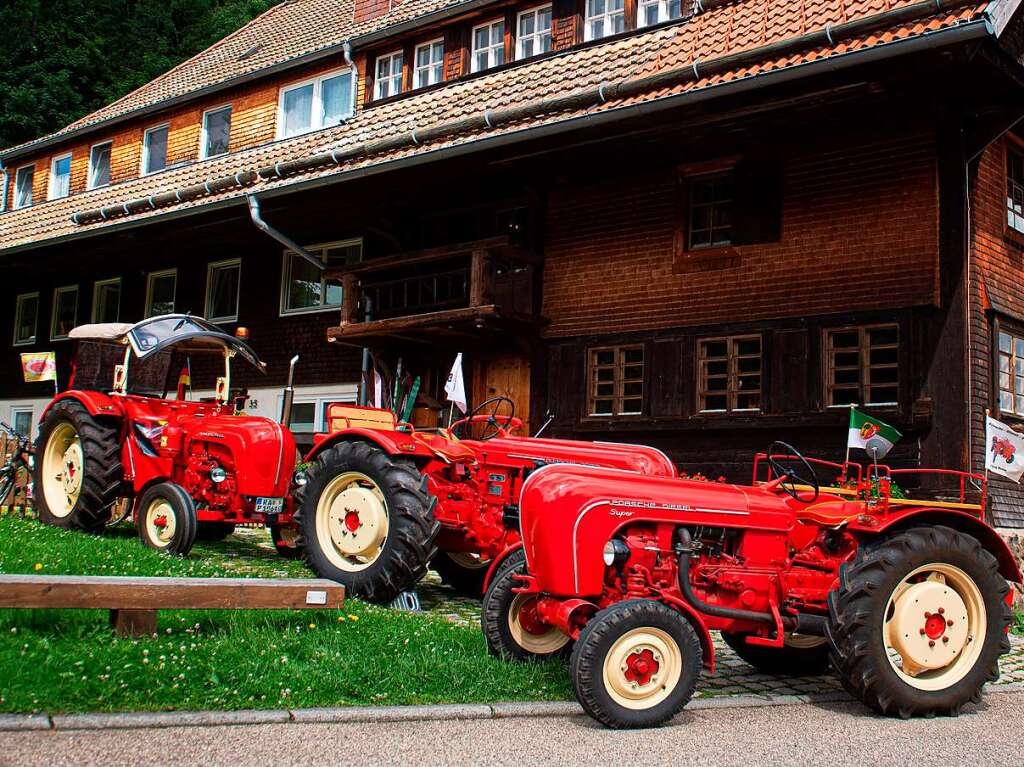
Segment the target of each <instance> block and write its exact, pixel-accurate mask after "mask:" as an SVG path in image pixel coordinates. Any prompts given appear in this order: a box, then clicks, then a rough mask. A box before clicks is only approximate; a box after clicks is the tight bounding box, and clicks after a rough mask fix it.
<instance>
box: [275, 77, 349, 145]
mask: <svg viewBox="0 0 1024 767" xmlns="http://www.w3.org/2000/svg"><path fill="white" fill-rule="evenodd" d="M351 115H352V72H351V70H348V69H346V70H344V71H341V72H328V73H327V74H325V75H321V76H320V77H315V78H313V79H311V80H303V81H302V82H299V83H292V84H291V85H289V86H288V87H286V88H282V89H281V100H280V103H279V104H278V114H277V137H278V138H288V137H289V136H297V135H298V134H300V133H308V132H309V131H313V130H320V129H321V128H328V127H330V126H332V125H338V124H339V123H341V121H342V120H344V119H345V118H347V117H351Z"/></svg>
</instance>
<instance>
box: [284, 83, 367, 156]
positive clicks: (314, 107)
mask: <svg viewBox="0 0 1024 767" xmlns="http://www.w3.org/2000/svg"><path fill="white" fill-rule="evenodd" d="M346 72H347V73H348V75H349V81H348V87H349V105H350V110H351V111H349V113H348V114H347V115H345V116H344V117H342V122H344V121H345V120H346V119H348V118H350V117H351V116H352V115H353V113H354V111H355V103H356V96H355V85H356V79H357V74H356V71H355V69H354V68H353V69H346V68H342V69H332V70H331V71H330V72H324V73H323V74H322V75H317V76H316V77H307V78H306V79H305V80H299V81H297V82H294V83H288V84H287V85H283V86H281V88H280V89H279V90H278V92H277V129H276V132H275V136H276V138H277V139H283V138H291V137H292V136H302V135H305V134H306V133H312V132H313V131H316V130H322V129H323V128H330V127H331V126H330V125H323V124H322V119H323V111H324V110H323V86H324V81H325V80H332V79H334V78H335V77H340V76H341V75H343V74H345V73H346ZM307 85H312V86H313V99H312V101H311V103H310V107H309V108H310V115H309V128H308V129H307V130H304V131H297V132H295V133H285V132H284V97H285V94H287V93H290V92H291V91H294V90H296V89H298V88H305V87H306V86H307ZM338 124H339V125H340V124H341V123H338Z"/></svg>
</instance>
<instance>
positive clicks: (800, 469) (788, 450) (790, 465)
mask: <svg viewBox="0 0 1024 767" xmlns="http://www.w3.org/2000/svg"><path fill="white" fill-rule="evenodd" d="M776 449H778V450H780V451H783V452H779V453H776V452H775V451H776ZM768 465H769V466H770V467H771V470H772V475H773V476H775V477H785V479H783V480H782V482H780V483H779V487H781V488H782V489H783V490H784V491H785V492H786V493H788V494H789V495H790V496H791V497H792V498H793V500H795V501H798V502H799V503H814V502H815V501H816V500H818V495H819V493H820V492H821V485H820V484H819V483H818V475H817V474H815V473H814V467H812V466H811V464H810V463H809V462H808V461H807V459H806V458H804V457H803V454H802V453H801V452H800V451H799V450H797V449H796V448H795V447H793V446H792V445H790V444H787V443H785V442H778V441H776V442H773V443H772V445H771V447H769V448H768ZM800 485H804V486H809V487H810V488H811V491H812V495H811V497H810V498H805V497H803V496H801V495H800Z"/></svg>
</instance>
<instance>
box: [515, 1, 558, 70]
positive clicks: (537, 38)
mask: <svg viewBox="0 0 1024 767" xmlns="http://www.w3.org/2000/svg"><path fill="white" fill-rule="evenodd" d="M541 11H548V12H549V13H550V14H551V18H550V20H549V24H548V29H547V38H548V49H547V51H543V50H541V44H540V43H541V39H542V38H543V37H544V36H545V35H544V33H542V32H540V31H538V28H537V19H538V18H540V12H541ZM524 16H533V34H530V35H522V34H520V32H519V30H520V29H522V20H523V17H524ZM553 23H554V13H553V11H552V7H551V4H550V3H546V4H544V5H535V6H534V7H533V8H527V9H526V10H525V11H520V12H519V13H518V14H516V30H515V35H516V61H519V60H520V59H525V58H527V56H526V55H525V54H524V53H523V41H525V40H533V53H531V54H530V56H529V58H532V57H534V56H539V55H541V54H542V53H548V52H550V51H551V46H552V38H551V32H552V29H551V27H552V24H553Z"/></svg>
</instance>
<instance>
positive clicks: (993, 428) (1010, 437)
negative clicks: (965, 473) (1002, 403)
mask: <svg viewBox="0 0 1024 767" xmlns="http://www.w3.org/2000/svg"><path fill="white" fill-rule="evenodd" d="M985 445H986V448H987V451H988V452H986V453H985V470H986V471H991V472H992V473H993V474H999V475H1001V476H1004V477H1006V478H1007V479H1012V480H1013V481H1014V482H1020V479H1021V475H1024V435H1021V434H1018V433H1017V432H1015V431H1014V430H1013V429H1011V428H1010V427H1009V426H1007V425H1006V424H1005V423H1002V422H1001V421H997V420H996V419H995V418H992V417H991V416H985Z"/></svg>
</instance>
